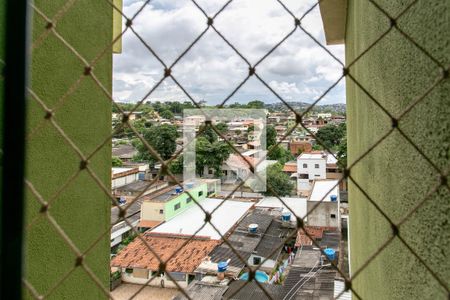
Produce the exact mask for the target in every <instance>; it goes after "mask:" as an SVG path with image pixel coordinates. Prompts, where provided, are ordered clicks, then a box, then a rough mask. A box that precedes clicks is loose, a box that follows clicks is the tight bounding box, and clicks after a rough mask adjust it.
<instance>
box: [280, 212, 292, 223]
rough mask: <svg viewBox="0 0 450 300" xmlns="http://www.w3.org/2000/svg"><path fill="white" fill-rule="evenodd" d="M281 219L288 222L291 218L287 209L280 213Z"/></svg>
mask: <svg viewBox="0 0 450 300" xmlns="http://www.w3.org/2000/svg"><path fill="white" fill-rule="evenodd" d="M281 220H283V221H285V222H289V221H290V220H291V213H290V212H288V211H285V212H283V213H282V214H281Z"/></svg>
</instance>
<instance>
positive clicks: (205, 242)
mask: <svg viewBox="0 0 450 300" xmlns="http://www.w3.org/2000/svg"><path fill="white" fill-rule="evenodd" d="M142 238H143V239H144V240H145V241H146V243H147V244H148V245H149V246H150V248H151V249H153V251H154V252H155V253H156V254H157V255H158V256H159V257H160V258H161V259H162V260H163V261H164V262H166V271H168V272H185V273H190V272H193V271H194V270H195V268H197V267H198V265H200V263H201V262H202V260H203V259H204V258H205V257H206V256H208V254H209V253H210V252H211V251H212V250H214V248H215V247H216V246H218V245H219V244H220V242H219V241H215V240H209V239H193V240H191V241H189V242H188V243H187V244H186V245H184V246H183V244H184V243H185V242H186V240H187V239H186V238H174V237H155V236H150V235H146V234H145V235H143V236H142ZM174 253H176V254H175V255H174V256H173V257H172V258H171V259H170V260H169V261H166V260H167V259H169V258H170V257H171V256H172V255H173V254H174ZM111 267H121V268H143V269H149V270H152V271H157V270H158V268H159V260H158V259H157V258H156V257H155V255H153V253H152V252H151V251H150V250H149V249H148V247H147V246H146V245H144V243H143V242H142V241H141V239H139V238H136V239H135V240H134V241H133V242H131V243H130V244H129V245H128V246H127V247H126V248H124V249H122V251H120V252H119V254H117V256H116V257H115V258H114V259H113V260H112V261H111Z"/></svg>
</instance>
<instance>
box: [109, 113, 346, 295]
mask: <svg viewBox="0 0 450 300" xmlns="http://www.w3.org/2000/svg"><path fill="white" fill-rule="evenodd" d="M135 117H136V118H138V117H139V116H135ZM267 120H268V123H269V124H272V125H274V128H275V130H276V132H277V139H278V141H280V142H281V145H283V146H284V147H286V149H287V150H289V151H290V152H291V153H292V154H293V155H295V157H296V160H295V161H290V162H287V163H285V165H284V168H283V172H285V173H286V174H288V175H289V177H290V178H291V180H292V182H293V183H295V189H294V190H293V191H292V194H291V195H290V196H288V197H282V198H278V197H269V196H264V195H263V194H260V193H257V192H254V193H251V192H245V193H243V192H241V193H239V192H238V193H234V194H233V195H229V193H230V190H231V189H229V188H227V186H232V187H233V186H236V184H237V183H239V182H240V180H243V179H244V178H247V176H248V175H251V173H252V171H253V172H254V171H256V172H257V171H258V170H261V169H265V168H267V167H268V166H269V165H271V164H273V163H276V162H277V161H271V160H265V159H264V160H263V161H261V158H265V155H266V152H264V150H261V149H260V147H258V146H259V145H256V143H257V139H256V138H255V137H253V136H252V134H243V133H245V132H247V131H248V130H249V127H250V126H252V125H253V126H254V121H253V122H250V121H249V120H245V119H242V120H239V119H234V120H232V121H230V122H228V123H227V126H228V130H227V132H226V133H225V134H226V136H227V138H228V137H229V138H230V139H233V142H234V144H235V145H236V146H237V149H238V150H239V151H240V153H239V154H231V155H230V156H229V158H228V159H227V160H226V161H224V163H223V165H222V174H223V176H222V177H221V178H215V174H214V172H212V170H207V169H205V172H204V177H203V178H198V179H193V180H192V181H189V182H183V187H180V186H178V185H177V184H175V183H174V182H171V180H170V179H169V178H167V177H166V176H162V175H160V174H159V170H160V168H161V166H160V165H158V164H156V165H154V166H151V167H150V166H149V165H148V164H145V163H136V162H133V161H132V157H133V156H134V155H135V151H136V150H135V149H134V148H133V147H131V146H130V145H124V144H120V145H117V147H115V148H114V149H113V155H115V156H117V157H119V158H121V160H122V161H123V166H121V167H116V168H113V169H112V188H113V191H112V192H113V195H114V197H115V198H116V200H117V203H116V204H118V205H119V206H117V205H116V206H113V207H112V209H111V223H112V230H111V251H112V258H111V272H114V273H116V274H120V280H121V281H122V282H125V283H133V284H139V285H147V286H157V287H164V288H184V289H185V293H187V294H188V295H189V297H190V298H192V299H222V298H224V299H253V298H256V297H261V298H264V297H265V296H266V295H267V294H269V295H271V296H272V297H273V298H276V299H295V298H296V297H300V298H301V299H303V298H302V297H306V296H307V295H309V296H311V297H312V298H311V299H322V298H323V299H328V298H332V297H333V295H336V293H339V291H337V290H338V289H339V288H341V289H342V286H343V285H342V284H341V282H340V281H339V278H340V276H339V274H338V273H337V272H336V269H335V266H336V265H338V266H341V265H342V263H343V261H344V257H343V256H344V255H345V253H346V252H347V251H342V249H341V234H342V232H343V231H345V230H346V228H345V227H346V224H347V223H348V222H347V218H348V216H347V215H346V212H347V210H346V209H345V207H343V206H342V203H341V194H342V191H345V190H346V184H345V181H344V180H343V178H342V173H341V172H340V170H339V168H338V167H337V161H336V159H335V157H334V155H332V154H330V153H327V152H324V151H313V146H314V140H313V139H312V138H311V136H309V135H308V134H307V132H306V131H304V130H301V129H300V130H298V131H294V132H293V135H292V137H291V139H290V140H286V141H285V140H284V139H283V138H284V135H285V132H286V130H287V129H288V128H289V126H291V124H293V123H292V122H295V118H294V119H293V116H292V115H291V114H289V113H272V114H270V115H269V116H268V119H267ZM163 121H164V120H163ZM342 121H345V119H342V118H341V117H333V116H332V115H330V114H319V115H317V116H314V117H311V118H306V119H305V120H304V122H305V124H307V126H308V129H310V130H311V131H313V132H314V130H315V129H317V128H320V127H321V126H325V125H326V124H329V123H335V124H337V123H339V122H342ZM189 122H190V124H191V125H193V126H195V127H196V128H198V126H200V124H201V122H202V120H200V118H199V119H198V120H197V119H196V118H191V119H190V120H189ZM197 123H198V124H197ZM177 125H179V126H181V125H182V120H177ZM298 153H301V154H300V155H298ZM253 167H254V168H253ZM120 207H126V208H127V209H126V213H125V216H124V218H125V220H124V219H123V218H119V215H120V211H121V209H120ZM343 225H344V226H343ZM343 227H344V228H343ZM136 233H141V234H140V235H139V236H138V237H135V235H136ZM124 241H127V242H126V243H124ZM130 241H131V242H130ZM255 269H257V271H256V273H254V272H253V271H254V270H255ZM249 278H250V279H253V281H254V280H257V281H258V284H256V283H255V282H250V283H249V284H244V283H245V282H246V281H247V280H248V279H249ZM261 287H263V289H264V291H262V290H261ZM175 298H176V299H184V298H185V294H183V293H180V294H179V295H177V296H176V297H175ZM300 298H297V299H300ZM305 299H306V298H305ZM342 299H344V298H342Z"/></svg>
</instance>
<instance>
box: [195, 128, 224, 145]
mask: <svg viewBox="0 0 450 300" xmlns="http://www.w3.org/2000/svg"><path fill="white" fill-rule="evenodd" d="M205 126H206V127H205ZM214 127H215V128H216V130H217V131H219V132H220V133H221V134H224V133H226V132H227V130H228V125H227V124H225V123H217V124H216V125H214ZM199 131H202V133H201V134H200V135H199V137H205V138H206V139H207V140H208V141H209V142H210V143H213V142H215V141H217V139H218V138H219V136H218V135H217V133H216V132H215V131H214V129H213V128H212V127H211V126H209V125H205V124H202V125H200V128H199Z"/></svg>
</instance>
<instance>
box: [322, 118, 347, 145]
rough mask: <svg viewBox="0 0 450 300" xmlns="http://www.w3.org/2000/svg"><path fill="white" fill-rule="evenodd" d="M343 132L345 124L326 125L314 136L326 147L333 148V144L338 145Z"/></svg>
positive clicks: (343, 134)
mask: <svg viewBox="0 0 450 300" xmlns="http://www.w3.org/2000/svg"><path fill="white" fill-rule="evenodd" d="M345 134H346V132H345V124H344V125H339V126H335V125H326V126H324V127H322V128H320V129H319V131H318V132H317V134H316V137H317V139H318V142H320V143H321V144H323V146H325V147H326V148H328V149H334V148H335V146H337V145H339V143H340V142H341V139H342V138H343V137H344V136H345Z"/></svg>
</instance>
